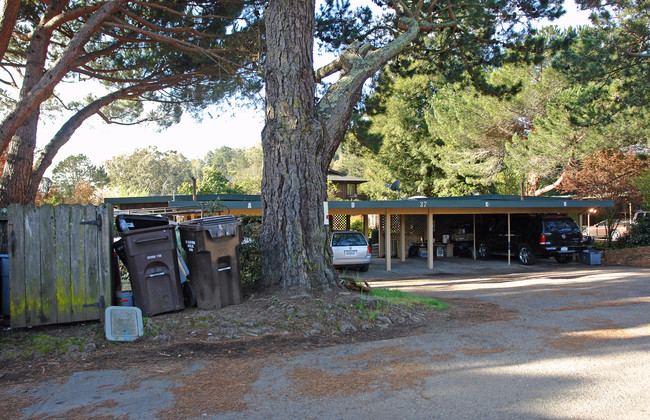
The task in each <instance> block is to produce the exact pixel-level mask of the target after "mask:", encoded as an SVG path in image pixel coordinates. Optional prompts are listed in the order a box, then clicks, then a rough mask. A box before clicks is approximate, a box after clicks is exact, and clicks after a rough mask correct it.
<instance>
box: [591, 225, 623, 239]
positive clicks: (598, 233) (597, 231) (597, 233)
mask: <svg viewBox="0 0 650 420" xmlns="http://www.w3.org/2000/svg"><path fill="white" fill-rule="evenodd" d="M629 228H630V223H629V222H628V221H627V220H617V221H615V222H614V228H613V229H612V233H611V238H612V241H616V240H618V238H620V237H621V236H623V235H625V234H626V233H627V232H628V230H629ZM588 231H589V236H592V237H594V238H596V239H605V238H607V220H603V221H602V222H598V223H596V224H595V225H593V226H589V229H588Z"/></svg>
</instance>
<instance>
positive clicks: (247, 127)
mask: <svg viewBox="0 0 650 420" xmlns="http://www.w3.org/2000/svg"><path fill="white" fill-rule="evenodd" d="M361 2H364V3H365V1H364V0H352V4H353V5H354V4H356V3H361ZM564 8H565V9H566V10H567V13H566V14H565V15H564V16H563V17H562V18H561V19H560V20H558V21H555V22H552V24H554V25H557V26H560V27H567V26H577V25H584V24H587V23H588V14H586V13H585V12H579V11H578V9H577V6H576V5H575V4H574V3H573V0H567V1H566V2H565V5H564ZM328 58H329V57H318V56H317V57H315V66H316V67H320V66H322V65H324V64H326V63H327V61H329V60H328ZM75 89H76V90H79V89H86V87H84V86H82V85H75V86H73V87H71V88H70V91H71V92H70V93H71V94H72V93H74V94H76V96H77V97H78V96H79V92H74V91H75ZM211 112H214V111H211ZM63 122H64V121H61V120H60V119H59V120H55V121H52V122H48V121H45V122H43V123H42V124H41V125H40V126H39V129H38V130H39V131H38V137H37V147H43V146H45V144H46V143H47V141H48V140H49V139H50V138H52V136H53V135H54V134H55V132H56V130H57V129H58V128H59V127H60V126H61V124H62V123H63ZM263 127H264V113H263V109H262V108H261V107H260V108H259V109H257V110H251V109H248V108H237V107H234V108H232V109H230V110H227V111H226V112H225V113H223V114H221V115H219V116H216V117H215V118H210V117H209V116H207V115H206V117H205V118H204V119H203V120H202V121H200V122H199V121H196V120H193V119H192V118H191V117H190V116H189V115H185V116H183V119H182V120H181V122H180V123H179V124H176V125H173V126H171V127H170V128H168V129H166V130H163V131H160V130H159V129H158V127H157V126H156V125H154V124H146V125H136V126H121V125H116V124H110V125H109V124H105V123H104V122H103V120H101V119H100V118H99V117H97V116H94V117H91V118H90V119H88V120H87V121H86V122H85V123H84V124H83V125H82V126H81V127H80V128H79V129H77V131H76V132H75V134H74V135H73V136H72V137H71V138H70V140H69V141H68V142H67V143H66V144H65V145H64V146H63V147H62V148H61V150H60V151H59V153H58V154H57V156H56V157H55V159H54V162H53V163H52V165H51V166H50V168H49V170H48V173H47V174H46V176H49V175H50V174H51V171H52V169H54V167H55V166H56V164H57V163H58V162H60V161H62V160H63V159H65V158H66V157H68V156H71V155H77V154H80V153H82V154H84V155H86V156H88V157H89V158H90V160H91V161H92V162H93V163H94V164H95V165H101V164H102V163H103V162H105V161H106V160H108V159H110V158H112V157H114V156H117V155H121V154H128V153H131V152H133V151H134V150H135V149H143V148H147V147H149V146H156V147H157V148H158V150H160V151H167V150H175V151H178V152H179V153H181V154H183V155H184V156H185V157H187V158H188V159H195V158H196V159H201V158H203V157H204V156H205V155H206V154H207V153H208V152H209V151H211V150H215V149H217V148H219V147H222V146H228V147H232V148H241V147H251V146H254V145H256V144H258V143H260V142H261V132H262V128H263Z"/></svg>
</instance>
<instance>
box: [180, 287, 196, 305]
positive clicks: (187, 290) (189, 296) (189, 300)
mask: <svg viewBox="0 0 650 420" xmlns="http://www.w3.org/2000/svg"><path fill="white" fill-rule="evenodd" d="M183 303H185V307H186V308H196V293H194V286H192V283H190V282H189V281H186V282H185V283H183Z"/></svg>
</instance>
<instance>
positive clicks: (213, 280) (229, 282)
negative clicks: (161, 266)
mask: <svg viewBox="0 0 650 420" xmlns="http://www.w3.org/2000/svg"><path fill="white" fill-rule="evenodd" d="M240 225H241V221H240V220H239V219H237V218H235V217H233V216H230V215H227V216H214V217H204V218H201V219H194V220H190V221H188V222H183V223H180V224H179V225H178V228H179V230H180V233H181V244H182V246H183V248H184V249H185V251H186V253H187V262H188V265H189V271H190V272H189V279H190V282H191V283H192V285H193V287H194V292H195V293H196V303H197V306H198V307H199V308H201V309H219V308H222V307H224V306H228V305H236V304H239V303H241V299H242V296H241V294H242V293H241V277H240V268H239V267H240V265H239V247H240V244H241V229H240Z"/></svg>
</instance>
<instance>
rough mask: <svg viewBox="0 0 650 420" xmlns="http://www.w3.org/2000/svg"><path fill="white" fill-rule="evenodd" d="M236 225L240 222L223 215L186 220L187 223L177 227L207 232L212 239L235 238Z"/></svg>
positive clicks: (232, 217)
mask: <svg viewBox="0 0 650 420" xmlns="http://www.w3.org/2000/svg"><path fill="white" fill-rule="evenodd" d="M238 225H241V220H239V219H237V218H236V217H234V216H231V215H225V216H211V217H202V218H200V219H194V220H188V221H187V222H182V223H180V224H179V225H178V226H179V228H181V229H191V230H194V231H199V230H202V231H207V232H208V235H209V236H210V238H213V239H214V238H221V237H224V236H235V235H236V234H237V226H238Z"/></svg>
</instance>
